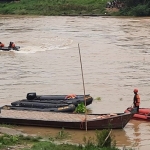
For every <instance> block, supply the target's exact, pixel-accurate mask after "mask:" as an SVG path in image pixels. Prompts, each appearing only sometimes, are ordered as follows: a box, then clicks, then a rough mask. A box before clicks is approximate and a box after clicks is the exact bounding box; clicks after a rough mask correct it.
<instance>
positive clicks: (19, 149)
mask: <svg viewBox="0 0 150 150" xmlns="http://www.w3.org/2000/svg"><path fill="white" fill-rule="evenodd" d="M0 133H1V134H0V141H1V145H0V149H11V150H40V149H49V150H54V149H57V150H93V149H94V150H99V149H101V150H121V149H119V148H117V147H116V146H115V141H114V139H113V136H112V135H111V130H101V131H96V132H95V137H90V138H89V137H86V136H85V137H84V139H83V141H84V144H82V145H81V144H75V143H70V142H68V139H69V133H68V132H66V130H65V129H61V130H60V131H59V132H58V134H57V135H56V136H55V137H47V138H44V137H39V136H37V135H29V134H24V133H23V132H21V131H19V130H17V129H15V127H13V126H9V127H7V126H4V127H2V126H1V127H0ZM129 149H130V150H132V149H131V148H129ZM126 150H128V148H126Z"/></svg>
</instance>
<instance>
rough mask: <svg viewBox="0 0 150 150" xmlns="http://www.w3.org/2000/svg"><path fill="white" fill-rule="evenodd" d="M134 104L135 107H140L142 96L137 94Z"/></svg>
mask: <svg viewBox="0 0 150 150" xmlns="http://www.w3.org/2000/svg"><path fill="white" fill-rule="evenodd" d="M133 102H134V105H135V106H139V105H140V96H139V95H138V94H135V96H134V100H133Z"/></svg>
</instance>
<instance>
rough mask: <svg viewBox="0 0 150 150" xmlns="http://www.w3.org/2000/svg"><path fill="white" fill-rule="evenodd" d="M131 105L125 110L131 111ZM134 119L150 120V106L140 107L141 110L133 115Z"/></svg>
mask: <svg viewBox="0 0 150 150" xmlns="http://www.w3.org/2000/svg"><path fill="white" fill-rule="evenodd" d="M130 110H131V107H129V108H127V110H125V112H129V111H130ZM133 119H136V120H146V121H150V108H139V112H138V113H135V114H134V115H133Z"/></svg>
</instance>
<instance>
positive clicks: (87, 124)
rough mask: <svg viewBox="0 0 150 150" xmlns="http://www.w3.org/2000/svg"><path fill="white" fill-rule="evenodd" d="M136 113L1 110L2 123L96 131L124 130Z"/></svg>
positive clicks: (0, 119)
mask: <svg viewBox="0 0 150 150" xmlns="http://www.w3.org/2000/svg"><path fill="white" fill-rule="evenodd" d="M133 115H134V112H133V111H131V112H128V113H116V114H87V115H85V114H75V113H65V112H64V113H62V112H41V111H35V110H34V111H28V110H16V109H7V107H2V108H1V113H0V123H1V124H12V125H26V126H43V127H53V128H66V129H80V130H85V129H87V130H96V129H123V128H124V127H125V126H126V124H127V123H128V122H129V121H130V119H131V118H132V117H133Z"/></svg>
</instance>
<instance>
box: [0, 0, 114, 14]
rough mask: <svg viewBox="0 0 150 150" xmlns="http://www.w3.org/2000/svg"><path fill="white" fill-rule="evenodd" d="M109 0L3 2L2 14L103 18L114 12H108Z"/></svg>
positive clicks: (0, 10) (0, 12) (0, 9)
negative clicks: (94, 0)
mask: <svg viewBox="0 0 150 150" xmlns="http://www.w3.org/2000/svg"><path fill="white" fill-rule="evenodd" d="M107 2H108V0H103V1H96V2H93V1H85V0H58V1H56V2H53V1H46V0H44V1H38V2H37V1H36V0H32V1H30V0H26V1H12V2H8V3H7V2H3V3H1V7H0V14H5V15H6V14H7V15H8V14H12V15H45V16H102V15H111V14H113V13H114V12H113V11H107V9H106V6H107Z"/></svg>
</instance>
